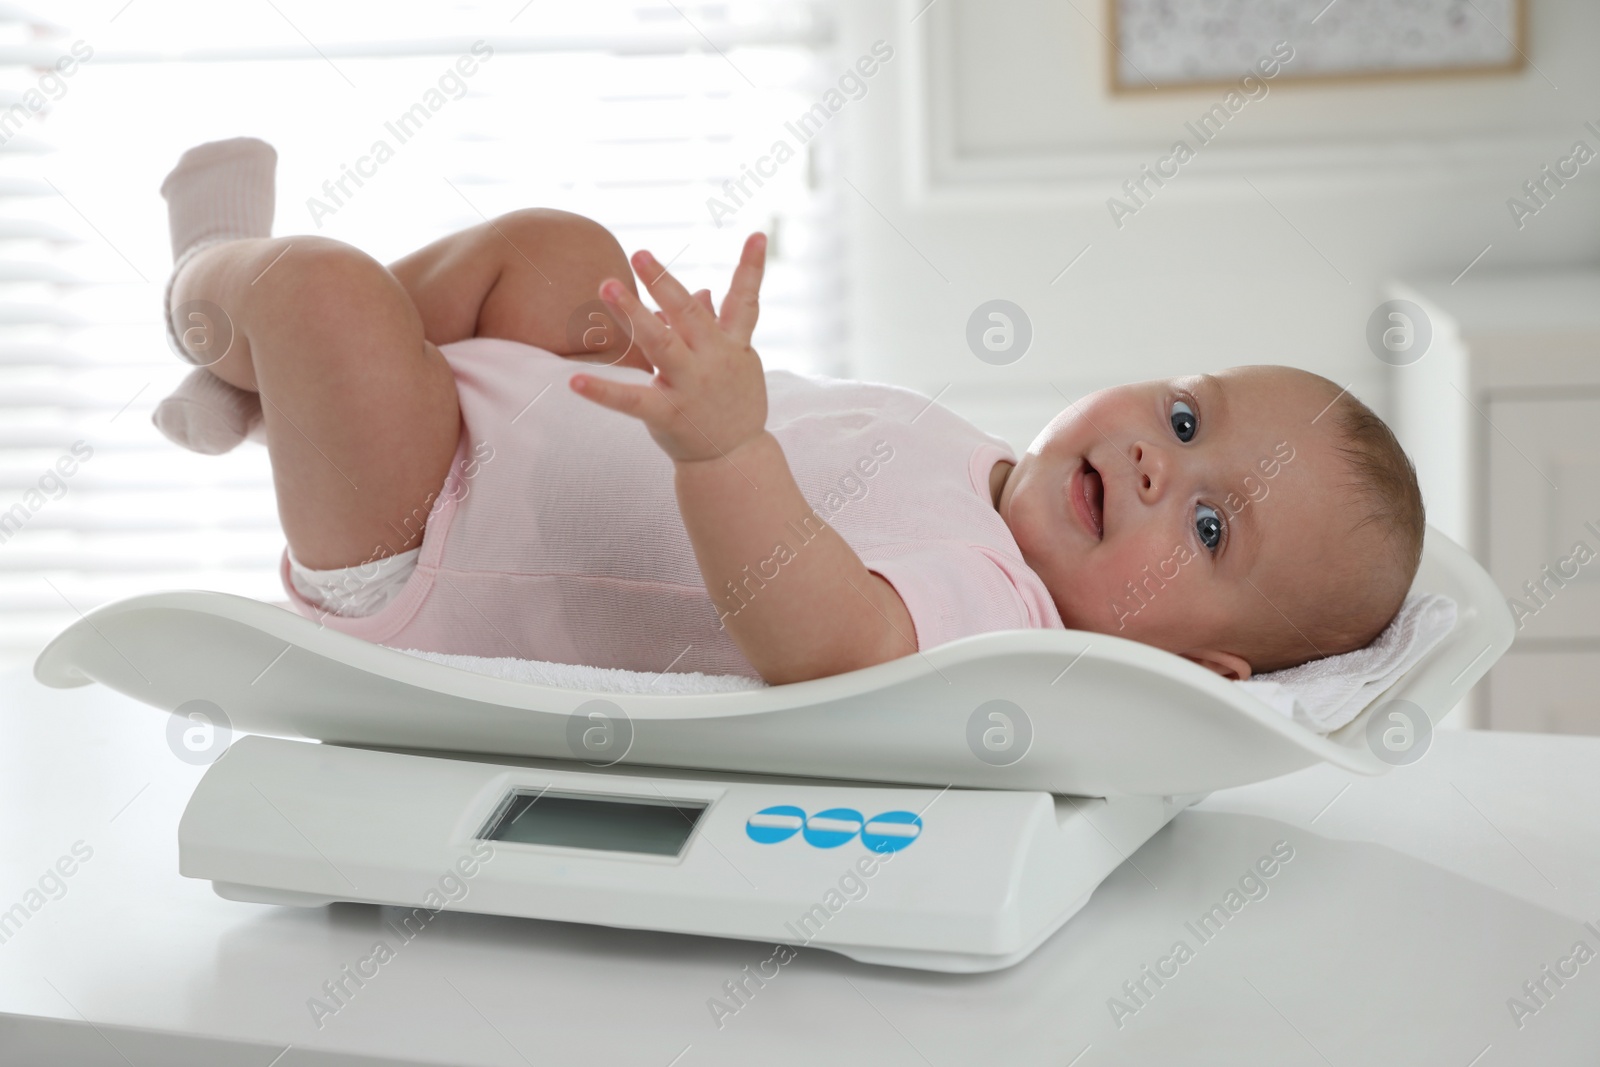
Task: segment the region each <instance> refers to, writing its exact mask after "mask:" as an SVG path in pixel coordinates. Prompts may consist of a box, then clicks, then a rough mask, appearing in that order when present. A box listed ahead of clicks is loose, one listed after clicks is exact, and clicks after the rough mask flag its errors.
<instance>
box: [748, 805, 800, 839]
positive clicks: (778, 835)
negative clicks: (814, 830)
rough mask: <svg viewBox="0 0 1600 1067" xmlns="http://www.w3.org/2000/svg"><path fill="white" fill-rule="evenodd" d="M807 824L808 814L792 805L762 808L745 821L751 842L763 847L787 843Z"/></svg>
mask: <svg viewBox="0 0 1600 1067" xmlns="http://www.w3.org/2000/svg"><path fill="white" fill-rule="evenodd" d="M805 824H806V813H805V812H804V811H803V810H801V809H800V808H797V807H795V806H794V805H792V804H777V805H774V806H773V807H770V808H762V809H761V810H760V811H758V812H756V813H755V814H754V815H752V816H750V818H749V819H747V820H745V824H744V832H745V833H746V834H748V835H749V837H750V840H752V841H754V842H756V843H757V844H761V845H775V844H777V843H778V842H779V841H787V840H789V838H791V837H793V836H794V835H795V834H797V833H799V832H800V828H801V827H802V826H804V825H805Z"/></svg>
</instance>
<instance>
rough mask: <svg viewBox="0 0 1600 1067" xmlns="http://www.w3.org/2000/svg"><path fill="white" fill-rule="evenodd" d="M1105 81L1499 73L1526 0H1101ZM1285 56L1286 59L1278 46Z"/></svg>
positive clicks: (1517, 55) (1518, 53)
mask: <svg viewBox="0 0 1600 1067" xmlns="http://www.w3.org/2000/svg"><path fill="white" fill-rule="evenodd" d="M1106 2H1107V3H1108V4H1109V5H1110V23H1111V32H1110V35H1109V36H1110V48H1109V53H1110V56H1109V61H1110V72H1111V78H1110V81H1111V91H1112V92H1114V93H1135V92H1150V91H1153V90H1159V89H1184V88H1193V87H1198V86H1211V85H1222V84H1232V83H1235V82H1237V81H1238V80H1239V79H1240V77H1241V76H1243V75H1244V74H1246V73H1247V72H1256V73H1258V74H1260V73H1262V72H1263V71H1264V67H1263V64H1266V65H1270V66H1273V67H1274V68H1275V70H1276V73H1275V75H1269V76H1276V77H1281V78H1287V79H1312V78H1315V79H1330V80H1332V79H1354V78H1395V77H1416V76H1428V75H1433V76H1437V75H1460V74H1488V73H1507V72H1514V71H1519V70H1521V69H1522V68H1523V67H1524V65H1526V63H1527V62H1528V60H1527V56H1526V55H1525V54H1524V52H1523V48H1524V40H1525V39H1526V26H1525V22H1526V19H1527V12H1526V4H1527V0H1409V2H1407V3H1396V2H1395V0H1331V2H1330V0H1106ZM1285 55H1288V56H1289V57H1290V58H1289V59H1287V60H1285V59H1284V56H1285Z"/></svg>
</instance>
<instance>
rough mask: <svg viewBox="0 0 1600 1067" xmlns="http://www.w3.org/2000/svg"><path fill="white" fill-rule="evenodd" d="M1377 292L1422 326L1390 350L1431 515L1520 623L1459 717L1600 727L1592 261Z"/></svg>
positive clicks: (1402, 421) (1598, 362) (1596, 340)
mask: <svg viewBox="0 0 1600 1067" xmlns="http://www.w3.org/2000/svg"><path fill="white" fill-rule="evenodd" d="M1385 295H1386V296H1388V297H1392V298H1394V299H1397V300H1409V301H1411V302H1413V303H1414V304H1415V305H1417V306H1418V307H1420V308H1421V309H1422V311H1423V313H1424V315H1425V316H1426V325H1427V326H1428V327H1431V332H1432V339H1431V341H1430V343H1429V346H1428V349H1427V351H1426V353H1425V354H1423V355H1422V357H1421V358H1420V359H1416V360H1415V361H1414V362H1406V359H1407V357H1406V356H1405V355H1404V354H1400V355H1397V356H1394V357H1391V358H1392V359H1393V360H1394V362H1396V363H1399V364H1403V365H1397V366H1394V367H1393V368H1392V373H1393V375H1394V381H1395V394H1394V395H1395V399H1396V415H1397V425H1396V427H1395V429H1396V432H1397V433H1398V434H1399V436H1400V439H1401V441H1402V442H1403V443H1404V444H1405V446H1406V449H1407V451H1409V452H1410V453H1411V455H1412V458H1413V459H1414V460H1415V461H1416V464H1417V470H1418V474H1419V476H1420V478H1421V481H1422V491H1423V496H1424V499H1425V501H1426V504H1427V508H1428V519H1429V521H1430V522H1431V523H1433V524H1434V525H1435V526H1437V527H1439V528H1440V529H1441V530H1443V531H1444V532H1446V533H1447V534H1449V535H1450V536H1451V537H1453V538H1455V539H1457V540H1458V541H1460V542H1462V543H1463V544H1465V545H1466V546H1467V547H1468V548H1469V549H1470V550H1471V551H1472V553H1473V555H1475V556H1476V557H1477V558H1478V559H1479V560H1480V561H1481V562H1482V563H1483V564H1484V565H1485V566H1486V567H1488V569H1489V572H1490V573H1491V574H1492V575H1493V576H1494V579H1495V581H1496V583H1498V584H1499V586H1500V590H1501V592H1503V593H1504V594H1505V595H1506V597H1507V598H1508V601H1509V602H1510V604H1511V607H1512V610H1513V612H1514V613H1515V614H1516V615H1517V616H1518V618H1519V621H1520V627H1519V629H1518V632H1517V639H1516V643H1515V644H1514V645H1513V646H1512V647H1511V651H1510V652H1509V653H1507V655H1506V656H1505V658H1504V659H1502V660H1501V661H1500V663H1499V664H1497V665H1496V666H1495V668H1494V669H1493V670H1492V671H1491V672H1490V673H1489V675H1488V677H1487V678H1486V679H1485V681H1484V682H1483V683H1480V684H1479V686H1478V688H1477V691H1476V692H1475V694H1474V698H1473V700H1472V701H1471V703H1470V705H1469V706H1468V707H1467V708H1465V709H1464V710H1463V712H1462V713H1461V714H1462V715H1463V716H1464V717H1465V718H1466V721H1465V722H1462V723H1461V725H1473V726H1484V727H1492V728H1497V729H1504V730H1536V731H1556V732H1564V733H1585V734H1600V271H1549V272H1531V271H1530V272H1520V273H1517V274H1503V275H1499V276H1496V275H1493V274H1490V273H1483V274H1479V273H1478V272H1476V271H1475V272H1473V273H1472V274H1470V275H1468V276H1467V277H1466V278H1463V279H1461V280H1460V281H1459V282H1456V283H1455V284H1451V283H1450V281H1449V280H1448V279H1439V280H1429V279H1411V280H1408V281H1406V282H1403V283H1396V284H1394V285H1392V286H1391V287H1390V289H1389V292H1387V293H1386V294H1385ZM1396 321H1399V320H1396ZM1420 325H1421V324H1419V323H1413V324H1410V326H1411V327H1412V328H1419V327H1420ZM1397 336H1401V335H1397ZM1419 336H1420V333H1419ZM1413 355H1414V353H1413ZM1519 604H1520V605H1521V606H1520V607H1519V606H1518V605H1519Z"/></svg>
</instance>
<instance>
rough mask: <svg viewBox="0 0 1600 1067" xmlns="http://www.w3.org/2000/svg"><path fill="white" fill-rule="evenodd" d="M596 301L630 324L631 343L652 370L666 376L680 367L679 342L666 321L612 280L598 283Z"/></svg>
mask: <svg viewBox="0 0 1600 1067" xmlns="http://www.w3.org/2000/svg"><path fill="white" fill-rule="evenodd" d="M600 299H602V300H604V301H605V302H606V303H607V304H610V305H611V306H612V307H613V308H615V309H616V310H618V311H620V312H622V314H623V315H624V316H626V317H627V319H628V321H629V322H630V323H632V324H633V325H634V340H636V341H638V342H639V347H640V348H642V349H644V355H645V358H646V359H647V360H649V361H650V365H651V366H652V367H656V368H659V369H662V370H665V371H667V372H668V373H670V372H671V371H673V370H675V369H677V368H678V367H680V366H681V365H682V364H681V362H679V358H678V357H680V356H682V354H683V352H684V348H683V343H682V341H680V340H679V338H678V336H677V335H676V334H674V333H673V332H672V329H671V327H670V326H668V324H667V323H666V321H665V320H664V319H662V318H660V317H658V316H657V315H656V314H655V313H653V312H652V311H650V309H649V308H647V307H645V306H644V305H643V304H642V303H640V302H639V298H638V297H636V296H634V295H633V293H631V292H629V291H628V289H627V287H625V286H624V285H622V284H621V283H620V282H618V281H616V280H615V279H613V278H607V279H606V280H605V281H603V282H601V283H600Z"/></svg>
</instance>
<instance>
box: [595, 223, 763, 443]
mask: <svg viewBox="0 0 1600 1067" xmlns="http://www.w3.org/2000/svg"><path fill="white" fill-rule="evenodd" d="M766 253H767V239H766V235H764V234H760V233H753V234H751V235H750V237H749V238H748V239H747V240H746V241H745V243H744V251H743V252H742V253H741V255H740V257H739V266H738V267H737V268H736V269H735V270H734V272H733V281H732V282H731V283H730V284H729V286H728V295H727V296H726V297H724V298H723V301H722V314H721V316H720V317H719V316H717V315H715V314H714V313H713V312H712V310H711V307H710V300H709V294H707V295H706V298H705V299H702V300H697V299H695V298H694V297H693V296H691V295H690V294H689V291H688V290H687V289H685V288H684V287H683V285H682V284H680V283H679V281H678V279H676V278H674V277H673V276H672V275H671V274H669V273H667V271H666V269H665V268H663V267H662V266H661V265H660V264H659V263H657V262H656V260H655V257H654V256H652V255H651V254H650V253H649V252H637V253H635V254H634V256H633V269H634V272H635V273H636V274H638V275H639V280H640V281H642V282H643V283H644V286H645V288H646V289H648V290H649V291H650V295H651V296H653V297H655V298H656V302H657V303H659V304H660V305H661V310H662V319H664V320H665V321H664V322H663V321H661V320H660V319H657V318H656V316H655V315H653V314H651V312H650V311H649V310H648V309H647V308H646V307H645V306H644V305H643V304H641V303H640V302H639V298H638V297H636V296H634V295H633V294H632V293H630V292H628V290H627V289H626V288H624V287H623V286H622V284H621V283H620V282H618V281H617V280H616V279H614V278H607V279H606V280H605V281H604V282H602V283H601V285H600V298H601V299H602V300H604V301H605V302H606V303H608V304H610V305H611V307H612V308H613V309H614V310H615V311H617V312H619V313H620V314H622V315H624V316H626V317H627V319H628V321H629V322H630V323H632V325H633V329H634V337H635V339H636V340H637V341H638V342H639V345H640V348H641V349H642V350H643V352H644V355H645V358H646V359H647V360H649V362H650V365H651V366H653V367H654V368H655V377H654V378H652V379H651V380H650V384H648V385H632V384H628V383H625V382H617V381H612V380H611V379H609V378H600V377H595V376H592V375H588V374H575V375H573V376H572V379H571V383H572V388H573V390H574V391H576V392H577V393H579V394H581V395H582V396H586V397H588V398H589V399H590V400H593V401H594V402H595V403H597V404H599V405H601V406H602V407H608V408H610V409H611V410H613V411H620V412H621V413H622V414H624V415H632V416H633V417H634V418H636V419H639V420H640V421H641V422H643V423H644V424H645V425H646V426H647V427H648V428H649V430H650V436H651V437H653V438H654V439H655V442H656V444H658V445H660V446H661V449H662V451H664V452H666V454H667V455H668V456H671V457H672V459H673V460H674V461H675V462H678V463H694V462H698V461H700V460H706V459H718V458H724V457H726V456H727V455H728V454H729V453H731V452H733V451H735V450H736V449H738V448H739V447H740V446H742V445H744V444H746V443H747V442H749V441H750V440H752V439H754V438H757V437H760V436H761V435H762V433H764V432H765V430H766V427H767V380H766V376H765V375H764V374H763V372H762V369H761V357H759V356H758V355H756V352H755V349H753V348H751V347H750V335H751V333H752V332H754V330H755V326H756V316H757V314H758V310H759V308H758V302H757V294H758V293H759V291H760V289H761V275H762V271H763V269H764V266H765V263H766Z"/></svg>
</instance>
